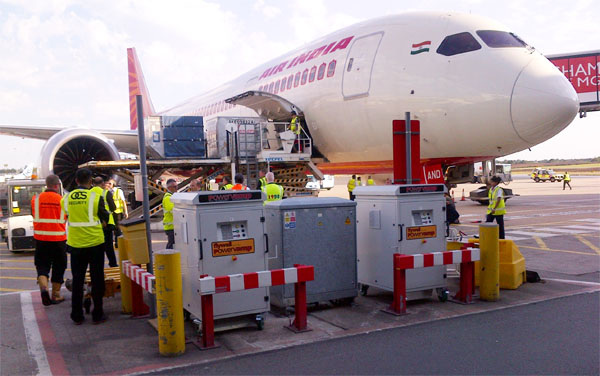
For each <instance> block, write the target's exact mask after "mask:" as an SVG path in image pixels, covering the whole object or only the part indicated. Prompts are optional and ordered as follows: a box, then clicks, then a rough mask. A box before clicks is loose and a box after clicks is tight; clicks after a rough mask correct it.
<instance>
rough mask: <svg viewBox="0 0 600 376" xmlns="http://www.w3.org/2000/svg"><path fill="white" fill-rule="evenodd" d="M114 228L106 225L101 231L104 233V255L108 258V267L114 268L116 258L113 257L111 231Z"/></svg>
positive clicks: (113, 248) (113, 249)
mask: <svg viewBox="0 0 600 376" xmlns="http://www.w3.org/2000/svg"><path fill="white" fill-rule="evenodd" d="M114 227H115V226H113V225H106V227H104V228H103V229H102V230H103V231H104V253H106V258H108V266H111V267H115V266H119V264H117V256H115V247H113V231H115V228H114Z"/></svg>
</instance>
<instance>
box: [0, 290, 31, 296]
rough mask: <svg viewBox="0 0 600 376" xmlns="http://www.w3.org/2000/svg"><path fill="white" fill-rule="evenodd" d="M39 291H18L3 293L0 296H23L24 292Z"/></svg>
mask: <svg viewBox="0 0 600 376" xmlns="http://www.w3.org/2000/svg"><path fill="white" fill-rule="evenodd" d="M38 291H40V290H23V291H18V292H16V291H15V292H5V293H4V294H0V296H4V295H16V294H19V295H20V294H23V293H25V292H38Z"/></svg>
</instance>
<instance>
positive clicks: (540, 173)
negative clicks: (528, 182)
mask: <svg viewBox="0 0 600 376" xmlns="http://www.w3.org/2000/svg"><path fill="white" fill-rule="evenodd" d="M531 178H532V179H533V181H535V182H536V183H539V182H540V181H541V182H542V183H543V182H545V181H548V180H549V181H551V182H552V183H554V182H555V181H558V182H561V181H562V180H563V179H564V178H565V176H564V175H563V174H557V173H556V172H554V171H553V170H550V169H545V168H540V167H538V168H536V169H535V170H533V171H532V172H531Z"/></svg>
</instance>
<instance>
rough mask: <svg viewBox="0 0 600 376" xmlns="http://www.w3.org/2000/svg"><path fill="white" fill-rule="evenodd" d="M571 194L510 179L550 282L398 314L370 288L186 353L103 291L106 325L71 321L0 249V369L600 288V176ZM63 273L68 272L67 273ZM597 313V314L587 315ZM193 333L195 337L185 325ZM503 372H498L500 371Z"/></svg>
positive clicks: (232, 350) (230, 349)
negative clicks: (347, 301)
mask: <svg viewBox="0 0 600 376" xmlns="http://www.w3.org/2000/svg"><path fill="white" fill-rule="evenodd" d="M336 183H337V184H336V187H334V188H333V189H332V190H331V191H326V192H322V193H321V195H322V196H324V195H338V196H340V197H346V196H347V192H346V188H345V181H344V178H343V177H340V178H338V177H336ZM571 185H572V186H573V190H572V191H569V190H567V191H563V190H562V183H560V184H559V183H534V182H533V181H531V180H527V179H524V178H519V177H517V178H516V179H515V181H514V182H512V183H511V184H510V185H509V188H512V189H513V190H514V192H515V193H517V194H520V196H518V197H514V198H512V199H510V200H508V203H507V212H508V213H507V215H506V233H507V237H512V238H513V239H514V240H515V242H516V243H517V244H518V246H519V248H520V250H521V252H522V253H523V255H524V256H525V259H526V263H527V269H528V270H535V271H537V272H538V273H540V275H541V277H542V278H543V279H544V280H545V283H531V284H525V285H523V286H521V287H520V288H519V289H517V290H501V293H500V296H501V298H500V300H499V301H498V302H494V303H490V302H481V301H476V302H475V304H472V305H457V304H453V303H441V302H438V301H437V299H435V298H431V299H428V300H421V301H415V302H409V304H408V311H409V313H410V314H409V315H406V316H401V317H393V316H389V315H387V314H384V313H382V312H381V311H380V310H381V309H382V308H385V307H386V306H387V305H389V304H390V302H391V293H389V292H384V291H381V290H376V289H370V290H369V294H368V296H366V297H362V296H359V297H357V299H356V300H355V303H354V304H353V305H351V306H345V307H334V306H331V305H329V304H325V305H321V306H319V307H311V308H310V309H309V316H308V324H309V327H310V328H311V329H312V331H310V332H307V333H301V334H293V333H291V332H289V331H288V330H286V329H283V326H284V325H287V324H288V323H289V317H286V316H281V315H277V314H269V315H268V317H267V320H266V323H265V330H263V331H257V330H256V329H255V328H247V329H240V330H234V331H230V332H223V333H217V335H216V339H217V342H219V343H220V344H221V347H219V348H218V349H215V350H210V351H202V352H201V351H198V350H197V349H196V348H195V347H194V346H193V345H191V344H188V345H187V347H186V353H185V355H183V356H181V357H179V358H175V359H168V358H163V357H161V356H160V355H159V354H158V337H157V334H156V331H154V329H153V328H152V327H151V326H150V325H148V323H147V322H146V321H145V320H133V319H131V318H130V317H129V316H126V315H121V314H120V299H119V297H118V296H117V297H115V298H107V299H106V300H105V302H106V303H105V309H106V312H107V313H108V314H109V316H110V319H109V321H108V322H106V323H105V324H103V325H100V326H94V325H91V322H90V321H91V320H87V321H86V323H85V324H84V325H82V326H75V325H73V324H72V323H71V321H70V319H69V317H68V313H69V311H70V303H69V301H70V294H69V293H68V292H65V294H64V295H65V296H66V297H67V302H65V303H62V304H59V305H55V306H51V307H44V306H42V305H41V301H40V298H39V293H37V292H32V291H35V290H36V288H37V286H36V284H35V269H34V266H33V260H32V258H33V257H32V256H33V253H32V252H25V253H22V254H11V253H10V252H8V251H7V250H6V247H5V246H4V245H3V246H2V248H1V249H0V333H1V340H0V341H1V343H0V344H1V347H0V358H1V359H2V361H1V364H0V366H1V370H0V373H1V374H3V375H4V374H35V373H38V372H39V373H46V372H50V373H53V374H131V373H136V372H147V371H151V370H157V369H170V368H172V367H179V366H184V365H190V364H204V363H209V362H212V361H215V360H220V359H231V358H233V357H238V356H240V355H245V354H253V353H258V352H265V351H273V350H277V349H283V348H289V347H292V346H297V345H301V344H310V343H314V342H319V341H324V340H329V339H335V338H344V337H348V336H353V335H356V334H363V333H370V332H374V331H382V330H387V329H392V328H397V327H404V326H410V325H414V324H417V323H421V324H424V325H429V324H428V323H432V322H434V321H435V322H437V323H438V324H439V322H440V320H444V319H449V318H454V317H460V316H465V315H473V314H478V313H484V312H490V311H498V310H502V309H507V308H510V307H515V306H527V305H530V304H532V303H537V302H542V301H548V302H552V301H553V300H555V299H558V298H561V297H566V296H574V295H580V294H589V293H592V292H595V291H600V193H599V192H600V177H589V178H587V177H573V182H572V184H571ZM479 186H480V185H472V184H464V185H459V186H458V187H457V188H456V189H455V190H454V193H455V199H456V205H457V209H458V211H459V212H460V214H461V217H460V221H461V224H460V225H457V226H455V227H456V228H458V229H460V230H461V231H463V232H464V233H466V234H467V235H473V234H476V233H477V229H478V223H476V222H477V221H479V220H481V219H482V218H483V216H484V214H485V207H484V206H482V205H479V204H477V203H474V202H471V201H469V200H468V199H467V201H461V196H462V189H463V188H464V189H465V194H466V195H468V192H469V191H470V190H472V189H475V188H477V187H479ZM153 237H154V238H155V239H156V240H155V241H153V243H154V249H159V248H160V247H161V245H163V244H164V243H163V242H164V235H163V234H161V233H153ZM69 274H70V272H69V271H67V273H66V275H67V276H69ZM456 283H457V278H455V277H453V276H452V275H450V278H449V286H450V290H451V291H456ZM591 319H592V320H594V318H591ZM186 332H187V335H188V337H189V338H193V337H194V336H195V334H194V331H193V327H192V325H189V324H188V325H187V326H186ZM498 373H502V372H501V370H498Z"/></svg>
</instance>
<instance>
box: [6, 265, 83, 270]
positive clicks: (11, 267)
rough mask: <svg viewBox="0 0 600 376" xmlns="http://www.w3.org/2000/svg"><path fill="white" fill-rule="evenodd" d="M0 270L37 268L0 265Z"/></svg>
mask: <svg viewBox="0 0 600 376" xmlns="http://www.w3.org/2000/svg"><path fill="white" fill-rule="evenodd" d="M0 270H37V269H36V268H25V267H22V266H0ZM65 271H71V269H65Z"/></svg>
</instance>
